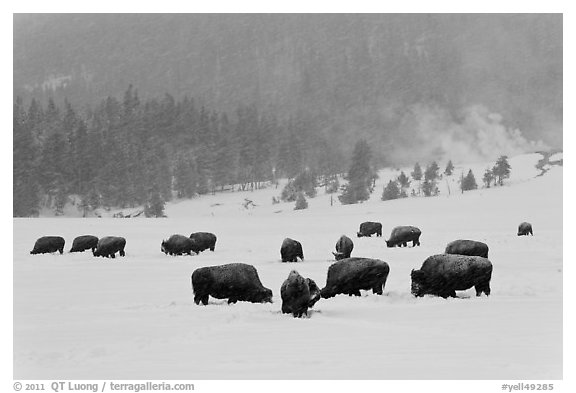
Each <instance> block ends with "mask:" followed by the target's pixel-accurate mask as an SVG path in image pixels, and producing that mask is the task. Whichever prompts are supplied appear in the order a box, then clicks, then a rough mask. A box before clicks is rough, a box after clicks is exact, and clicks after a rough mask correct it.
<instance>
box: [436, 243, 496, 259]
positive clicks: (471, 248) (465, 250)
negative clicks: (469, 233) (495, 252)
mask: <svg viewBox="0 0 576 393" xmlns="http://www.w3.org/2000/svg"><path fill="white" fill-rule="evenodd" d="M444 253H445V254H458V255H468V256H471V257H474V256H475V257H482V258H488V245H487V244H486V243H482V242H477V241H474V240H462V239H460V240H454V241H453V242H450V243H448V245H447V246H446V250H445V251H444Z"/></svg>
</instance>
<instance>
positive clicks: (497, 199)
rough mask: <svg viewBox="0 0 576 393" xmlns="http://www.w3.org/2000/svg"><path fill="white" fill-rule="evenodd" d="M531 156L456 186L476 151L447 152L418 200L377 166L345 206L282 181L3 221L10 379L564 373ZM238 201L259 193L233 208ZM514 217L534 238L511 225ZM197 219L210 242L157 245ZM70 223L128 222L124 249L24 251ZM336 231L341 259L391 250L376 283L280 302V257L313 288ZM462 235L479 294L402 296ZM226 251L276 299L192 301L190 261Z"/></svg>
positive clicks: (555, 225) (540, 192)
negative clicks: (483, 269)
mask: <svg viewBox="0 0 576 393" xmlns="http://www.w3.org/2000/svg"><path fill="white" fill-rule="evenodd" d="M541 157H542V156H541V155H539V154H530V155H524V156H519V157H513V158H511V159H510V164H511V166H512V177H511V179H510V180H509V181H508V182H507V185H506V186H504V187H497V188H490V189H479V190H476V191H470V192H466V193H464V194H461V193H460V192H459V189H458V184H457V181H458V180H459V178H460V174H461V172H464V173H466V172H467V171H468V169H469V168H471V169H472V170H473V171H474V174H475V175H476V179H477V181H478V183H480V181H481V180H480V179H481V177H482V174H483V172H484V170H485V169H486V168H487V167H488V166H489V163H478V164H471V165H465V166H459V165H457V166H456V170H455V171H454V176H453V177H451V178H449V179H448V182H446V179H443V180H442V181H441V182H439V186H442V185H443V184H444V185H446V184H449V187H450V189H451V193H450V194H449V195H448V192H447V187H446V190H444V189H443V188H441V190H440V191H441V195H440V196H438V197H431V198H423V197H420V198H405V199H400V200H394V201H387V202H382V201H380V196H381V193H382V187H383V186H384V185H385V184H386V183H387V182H388V181H389V180H390V179H391V178H392V177H394V176H396V175H397V174H399V171H381V172H380V178H379V180H378V183H377V187H376V190H375V191H374V194H373V195H372V197H371V199H370V200H369V201H367V202H365V203H362V204H357V205H348V206H341V205H340V204H339V203H338V202H337V199H336V196H334V199H335V201H334V202H335V203H334V205H333V206H331V204H330V195H325V194H323V193H320V195H319V196H318V197H316V198H313V199H309V200H308V202H309V208H308V209H306V210H300V211H294V210H293V207H294V203H280V204H276V205H273V204H272V197H273V196H278V195H279V194H280V192H281V187H279V188H278V189H275V188H269V189H264V190H259V191H254V192H229V193H222V194H217V195H215V196H206V197H202V198H198V199H195V200H191V201H180V202H174V203H170V204H168V205H167V208H166V213H167V215H168V218H164V219H113V218H101V219H96V218H94V219H75V218H40V219H14V261H13V264H14V378H16V379H23V378H34V379H104V378H113V379H139V378H145V379H508V380H520V379H526V378H528V379H558V378H562V271H563V267H562V172H563V171H562V167H561V166H552V167H551V168H548V169H549V170H548V171H547V172H546V173H545V174H544V175H543V176H537V175H539V174H540V173H541V171H540V170H538V169H536V167H535V165H536V163H537V162H538V161H539V159H540V158H541ZM556 158H558V157H556ZM559 159H561V156H560V157H559ZM421 164H422V163H421ZM444 166H445V163H440V167H441V169H442V170H443V168H444ZM402 170H404V171H405V172H406V173H407V174H408V172H410V171H411V168H402ZM455 190H458V191H457V192H455ZM445 191H446V192H445ZM246 198H248V199H250V200H252V201H253V202H254V204H255V205H256V206H255V207H253V208H249V209H246V208H244V207H243V202H244V200H245V199H246ZM367 220H371V221H380V222H382V225H383V233H384V235H383V237H382V238H357V237H356V236H355V233H356V231H357V229H358V226H359V224H360V223H361V222H363V221H367ZM522 221H529V222H531V223H532V225H533V227H534V236H530V237H518V236H516V230H517V226H518V224H519V223H520V222H522ZM397 225H415V226H418V227H419V228H420V229H421V230H422V236H421V239H420V240H421V244H422V246H421V247H416V248H402V249H400V248H395V249H389V248H387V247H386V244H385V242H384V239H385V238H387V236H388V234H389V233H390V231H391V229H392V228H393V227H394V226H397ZM195 231H210V232H214V233H215V234H216V235H217V236H218V242H217V244H216V251H215V252H209V251H207V252H204V253H201V254H200V255H197V256H182V257H170V256H165V255H164V254H163V253H161V252H160V243H161V241H162V240H163V239H165V238H167V237H168V236H170V235H171V234H174V233H180V234H184V235H189V234H190V233H191V232H195ZM83 234H94V235H97V236H105V235H118V236H124V237H125V238H126V239H127V245H126V253H127V255H126V257H125V258H116V259H113V260H112V259H107V260H106V259H102V258H94V257H92V256H91V255H90V254H89V253H83V254H69V253H65V254H64V255H58V254H53V255H51V254H46V255H30V254H29V251H30V250H31V249H32V246H33V244H34V241H35V240H36V238H38V237H40V236H43V235H59V236H63V237H64V238H65V239H66V250H68V249H69V248H70V245H71V242H72V240H73V239H74V237H76V236H78V235H83ZM342 234H346V235H348V236H349V237H351V238H352V239H353V241H354V251H353V253H352V255H353V256H362V257H374V258H379V259H382V260H385V261H387V262H388V263H389V265H390V275H389V277H388V281H387V284H386V287H385V290H384V295H383V296H377V295H373V294H371V293H369V292H364V293H363V296H362V297H360V298H356V297H348V296H342V295H340V296H337V297H335V298H332V299H328V300H324V299H322V300H320V301H319V302H318V303H317V304H316V305H315V307H314V309H313V310H312V312H311V313H310V317H309V318H304V319H294V318H292V316H290V315H283V314H281V313H280V305H281V300H280V286H281V284H282V282H283V281H284V279H285V278H286V277H287V276H288V274H289V272H290V270H292V269H296V270H298V271H299V272H300V273H301V274H302V275H303V276H305V277H310V278H312V279H314V280H315V281H316V282H317V283H318V285H319V286H321V287H322V286H324V284H325V282H326V272H327V269H328V267H329V266H330V264H331V263H332V262H333V260H332V255H331V251H333V250H334V244H335V242H336V240H337V239H338V237H339V236H340V235H342ZM285 237H292V238H294V239H297V240H299V241H300V242H301V243H302V245H303V249H304V256H305V261H304V262H299V263H282V262H280V253H279V249H280V244H281V242H282V240H283V239H284V238H285ZM459 238H466V239H475V240H479V241H483V242H486V243H487V244H488V245H489V247H490V260H491V261H492V263H493V265H494V272H493V276H492V282H491V287H492V294H491V296H490V297H485V296H483V297H479V298H477V297H475V293H474V290H473V289H471V290H468V291H462V292H459V293H458V296H459V297H458V298H456V299H441V298H435V297H424V298H418V299H416V298H414V297H413V296H412V295H411V294H410V271H411V270H412V269H415V268H419V267H420V266H421V264H422V262H423V261H424V260H425V259H426V258H427V257H428V256H430V255H433V254H437V253H441V252H442V251H443V250H444V247H445V246H446V244H447V243H448V242H449V241H452V240H455V239H459ZM230 262H245V263H249V264H252V265H254V266H255V267H256V268H257V269H258V272H259V275H260V278H261V281H262V283H263V284H264V285H265V286H266V287H268V288H270V289H272V291H273V293H274V303H273V304H249V303H237V304H235V305H228V304H226V302H225V301H223V300H216V299H212V298H211V299H210V303H209V305H208V306H206V307H202V306H197V305H195V304H194V303H193V295H192V290H191V285H190V275H191V274H192V272H193V271H194V269H196V268H197V267H200V266H209V265H217V264H223V263H230Z"/></svg>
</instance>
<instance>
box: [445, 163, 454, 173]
mask: <svg viewBox="0 0 576 393" xmlns="http://www.w3.org/2000/svg"><path fill="white" fill-rule="evenodd" d="M453 172H454V165H453V164H452V160H450V161H448V165H446V169H445V170H444V174H445V175H447V176H451V175H452V173H453Z"/></svg>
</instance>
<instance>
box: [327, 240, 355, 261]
mask: <svg viewBox="0 0 576 393" xmlns="http://www.w3.org/2000/svg"><path fill="white" fill-rule="evenodd" d="M353 249H354V243H353V242H352V239H350V238H349V237H348V236H346V235H342V236H340V239H338V241H337V242H336V252H333V253H332V254H334V257H335V258H336V260H337V261H339V260H340V259H344V258H350V254H351V253H352V250H353Z"/></svg>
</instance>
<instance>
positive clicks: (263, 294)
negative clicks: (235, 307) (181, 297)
mask: <svg viewBox="0 0 576 393" xmlns="http://www.w3.org/2000/svg"><path fill="white" fill-rule="evenodd" d="M192 290H193V291H194V303H196V304H200V302H202V304H203V305H207V304H208V296H212V297H215V298H216V299H228V304H230V303H236V302H237V301H245V302H252V303H264V302H268V303H272V291H271V290H270V289H268V288H265V287H264V286H263V285H262V283H261V282H260V278H259V277H258V272H257V271H256V268H255V267H254V266H252V265H247V264H245V263H230V264H227V265H221V266H207V267H201V268H198V269H196V270H194V272H193V273H192Z"/></svg>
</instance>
